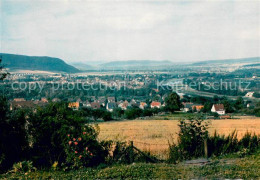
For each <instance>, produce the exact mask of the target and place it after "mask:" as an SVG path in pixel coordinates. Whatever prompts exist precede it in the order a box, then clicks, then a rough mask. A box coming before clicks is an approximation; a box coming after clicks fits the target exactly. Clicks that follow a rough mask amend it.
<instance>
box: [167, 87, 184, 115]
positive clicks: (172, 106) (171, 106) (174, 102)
mask: <svg viewBox="0 0 260 180" xmlns="http://www.w3.org/2000/svg"><path fill="white" fill-rule="evenodd" d="M165 104H166V106H165V109H166V110H167V111H170V112H172V113H173V112H174V111H178V110H180V108H181V101H180V96H179V95H178V94H177V93H176V92H173V93H171V94H170V95H169V96H168V97H167V98H166V99H165Z"/></svg>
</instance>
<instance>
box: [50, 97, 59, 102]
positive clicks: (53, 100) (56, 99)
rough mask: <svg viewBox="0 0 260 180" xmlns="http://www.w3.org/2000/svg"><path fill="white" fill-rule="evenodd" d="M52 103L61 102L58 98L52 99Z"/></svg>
mask: <svg viewBox="0 0 260 180" xmlns="http://www.w3.org/2000/svg"><path fill="white" fill-rule="evenodd" d="M52 102H61V100H60V99H59V98H53V99H52Z"/></svg>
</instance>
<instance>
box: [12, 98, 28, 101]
mask: <svg viewBox="0 0 260 180" xmlns="http://www.w3.org/2000/svg"><path fill="white" fill-rule="evenodd" d="M14 101H15V102H21V101H26V100H25V99H24V98H14Z"/></svg>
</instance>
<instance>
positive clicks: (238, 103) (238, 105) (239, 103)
mask: <svg viewBox="0 0 260 180" xmlns="http://www.w3.org/2000/svg"><path fill="white" fill-rule="evenodd" d="M235 108H236V110H237V111H239V110H241V109H243V108H244V100H243V98H242V97H238V98H237V100H236V101H235Z"/></svg>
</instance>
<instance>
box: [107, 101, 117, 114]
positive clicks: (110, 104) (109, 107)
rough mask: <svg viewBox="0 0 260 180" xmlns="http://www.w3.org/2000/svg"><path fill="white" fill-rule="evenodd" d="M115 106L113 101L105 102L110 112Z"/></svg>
mask: <svg viewBox="0 0 260 180" xmlns="http://www.w3.org/2000/svg"><path fill="white" fill-rule="evenodd" d="M115 108H116V103H115V102H109V103H107V108H106V109H107V110H108V111H110V112H112V111H113V110H114V109H115Z"/></svg>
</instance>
